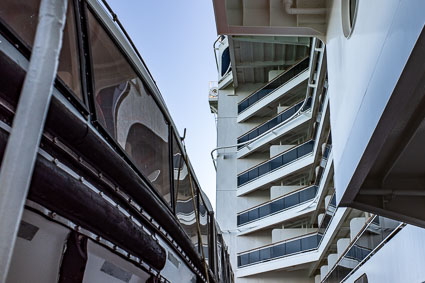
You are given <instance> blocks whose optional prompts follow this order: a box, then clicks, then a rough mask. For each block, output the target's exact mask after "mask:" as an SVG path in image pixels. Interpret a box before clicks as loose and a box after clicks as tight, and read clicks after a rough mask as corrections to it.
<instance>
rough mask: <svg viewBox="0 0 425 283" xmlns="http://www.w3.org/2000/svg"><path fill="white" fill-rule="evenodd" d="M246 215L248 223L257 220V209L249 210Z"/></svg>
mask: <svg viewBox="0 0 425 283" xmlns="http://www.w3.org/2000/svg"><path fill="white" fill-rule="evenodd" d="M248 215H249V216H248V218H249V221H253V220H256V219H258V209H257V208H256V209H253V210H250V211H249V212H248Z"/></svg>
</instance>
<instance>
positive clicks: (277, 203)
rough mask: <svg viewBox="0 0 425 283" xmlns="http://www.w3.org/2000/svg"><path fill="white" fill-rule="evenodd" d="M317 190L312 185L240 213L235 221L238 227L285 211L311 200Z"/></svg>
mask: <svg viewBox="0 0 425 283" xmlns="http://www.w3.org/2000/svg"><path fill="white" fill-rule="evenodd" d="M317 189H318V187H317V186H316V185H313V186H310V187H307V188H304V189H301V190H298V191H296V192H294V193H291V194H289V195H287V196H284V197H282V198H279V199H275V200H272V201H270V202H268V203H266V204H263V205H261V206H258V207H256V208H253V209H250V210H248V211H246V212H244V213H241V214H239V215H238V219H237V223H238V226H239V225H244V224H246V223H249V222H251V221H255V220H258V219H260V218H263V217H266V216H270V215H273V214H275V213H278V212H282V211H284V210H286V209H289V208H292V207H295V206H297V205H300V204H302V203H304V202H306V201H309V200H312V199H313V198H314V197H315V196H316V194H317Z"/></svg>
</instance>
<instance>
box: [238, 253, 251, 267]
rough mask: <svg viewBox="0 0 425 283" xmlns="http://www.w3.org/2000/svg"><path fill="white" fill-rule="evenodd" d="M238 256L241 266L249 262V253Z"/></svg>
mask: <svg viewBox="0 0 425 283" xmlns="http://www.w3.org/2000/svg"><path fill="white" fill-rule="evenodd" d="M238 258H239V261H240V264H241V266H243V265H247V264H249V254H244V255H240V256H239V257H238Z"/></svg>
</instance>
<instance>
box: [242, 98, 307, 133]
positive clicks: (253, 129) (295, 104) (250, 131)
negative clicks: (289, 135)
mask: <svg viewBox="0 0 425 283" xmlns="http://www.w3.org/2000/svg"><path fill="white" fill-rule="evenodd" d="M302 101H304V99H303V100H299V101H297V102H296V103H294V104H293V105H292V106H291V107H288V108H286V109H285V110H283V111H280V112H279V113H277V114H276V115H275V116H273V117H272V118H270V119H269V120H267V121H265V122H263V123H261V124H259V125H258V126H255V127H254V128H252V129H251V130H249V131H248V132H246V133H244V134H242V135H240V136H239V137H238V138H237V139H238V140H239V139H240V138H242V137H244V136H246V135H249V134H250V133H252V132H253V131H255V130H256V129H258V128H260V127H261V126H264V125H265V124H267V123H269V122H270V121H271V120H273V119H275V118H276V117H278V116H279V115H281V114H283V113H285V112H286V111H288V110H291V109H292V108H293V107H295V106H297V105H298V104H299V103H301V102H302ZM288 119H289V118H288ZM285 121H286V120H285ZM282 122H284V121H282ZM279 124H280V123H279ZM279 124H278V125H279ZM276 126H277V125H276Z"/></svg>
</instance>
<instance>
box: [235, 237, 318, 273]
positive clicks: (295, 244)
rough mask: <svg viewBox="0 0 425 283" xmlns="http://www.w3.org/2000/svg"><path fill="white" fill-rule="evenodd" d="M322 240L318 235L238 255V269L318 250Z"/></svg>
mask: <svg viewBox="0 0 425 283" xmlns="http://www.w3.org/2000/svg"><path fill="white" fill-rule="evenodd" d="M321 239H322V235H320V234H318V233H314V234H308V235H304V236H302V237H298V238H292V239H289V240H285V241H281V242H278V243H275V244H272V245H268V246H266V247H262V248H259V249H256V250H252V251H249V252H244V253H243V254H240V255H238V267H245V266H248V265H251V264H255V263H260V262H265V261H269V260H273V259H277V258H281V257H286V256H289V255H294V254H298V253H302V252H307V251H311V250H315V249H317V247H318V246H319V243H320V241H321Z"/></svg>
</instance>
